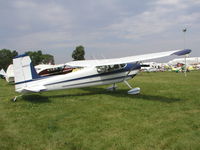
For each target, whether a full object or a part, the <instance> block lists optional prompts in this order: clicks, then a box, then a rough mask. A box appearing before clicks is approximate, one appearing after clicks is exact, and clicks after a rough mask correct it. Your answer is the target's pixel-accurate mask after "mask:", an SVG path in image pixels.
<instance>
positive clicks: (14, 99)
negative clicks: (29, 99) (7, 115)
mask: <svg viewBox="0 0 200 150" xmlns="http://www.w3.org/2000/svg"><path fill="white" fill-rule="evenodd" d="M21 96H22V95H18V96H15V97H14V98H13V102H16V101H17V98H18V97H21Z"/></svg>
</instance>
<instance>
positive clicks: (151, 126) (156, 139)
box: [0, 71, 200, 150]
mask: <svg viewBox="0 0 200 150" xmlns="http://www.w3.org/2000/svg"><path fill="white" fill-rule="evenodd" d="M130 83H131V84H132V85H134V86H139V87H140V88H141V94H140V95H128V94H126V93H127V91H128V90H129V89H128V88H127V87H126V86H125V85H124V84H118V90H117V91H115V92H108V91H106V90H105V88H106V87H107V86H98V87H90V88H83V89H70V90H61V91H52V92H45V93H42V94H32V95H26V96H23V97H21V98H19V99H18V101H17V102H12V101H11V98H13V97H14V96H16V95H17V94H16V93H15V92H14V87H13V85H8V84H7V83H6V82H5V81H4V80H0V150H7V149H9V150H26V149H27V150H29V149H30V150H58V149H59V150H132V149H136V150H157V149H169V150H199V149H200V71H199V72H198V71H195V72H190V73H188V76H187V77H184V74H181V73H172V72H160V73H141V74H139V75H138V76H136V77H135V78H134V79H132V80H131V81H130Z"/></svg>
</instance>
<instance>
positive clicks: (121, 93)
mask: <svg viewBox="0 0 200 150" xmlns="http://www.w3.org/2000/svg"><path fill="white" fill-rule="evenodd" d="M81 90H83V91H84V92H83V93H81V92H79V93H73V94H60V95H51V94H50V95H49V96H44V95H42V94H32V95H23V99H24V100H25V101H29V102H33V103H49V102H51V101H50V100H49V98H65V97H66V99H67V98H70V97H79V96H92V95H110V96H114V97H118V98H119V97H121V98H132V99H134V98H136V99H142V100H150V101H160V102H165V103H172V102H177V101H182V99H178V98H168V97H166V96H156V95H147V94H138V95H129V94H127V89H117V90H116V91H108V90H105V89H103V88H96V87H88V88H81ZM85 92H86V93H85Z"/></svg>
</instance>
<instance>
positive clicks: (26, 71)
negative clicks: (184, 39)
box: [13, 49, 191, 101]
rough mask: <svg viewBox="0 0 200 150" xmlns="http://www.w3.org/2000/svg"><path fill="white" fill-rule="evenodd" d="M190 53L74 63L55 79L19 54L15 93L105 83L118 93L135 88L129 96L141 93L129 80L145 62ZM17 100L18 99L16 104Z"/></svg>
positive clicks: (171, 52)
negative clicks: (122, 88) (120, 84)
mask: <svg viewBox="0 0 200 150" xmlns="http://www.w3.org/2000/svg"><path fill="white" fill-rule="evenodd" d="M190 52H191V50H190V49H182V50H172V51H166V52H159V53H151V54H144V55H137V56H129V57H122V58H114V59H98V60H82V61H72V62H69V63H66V64H65V66H68V67H69V68H72V69H71V71H70V72H67V73H66V74H60V75H53V76H39V75H38V74H37V73H36V71H35V68H34V66H33V65H32V63H31V59H30V57H29V56H27V55H25V54H24V55H19V56H17V57H16V58H14V59H13V65H14V75H15V91H16V92H19V93H30V92H43V91H51V90H60V89H69V88H81V87H88V86H95V85H105V84H112V87H110V88H109V89H110V90H115V89H116V83H118V82H124V83H125V84H126V85H127V86H128V87H129V88H130V89H131V90H129V91H128V94H138V93H140V88H138V87H137V88H132V87H131V85H130V84H129V83H128V82H127V80H128V79H131V78H133V77H134V76H135V75H136V74H137V73H138V72H139V70H140V68H141V66H140V62H141V61H144V60H149V59H155V58H161V57H166V56H170V55H177V56H180V55H186V54H189V53H190ZM16 99H17V97H15V98H14V101H15V100H16Z"/></svg>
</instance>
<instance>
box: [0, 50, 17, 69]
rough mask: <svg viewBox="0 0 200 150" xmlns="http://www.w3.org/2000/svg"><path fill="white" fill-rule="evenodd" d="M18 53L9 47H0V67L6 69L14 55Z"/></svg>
mask: <svg viewBox="0 0 200 150" xmlns="http://www.w3.org/2000/svg"><path fill="white" fill-rule="evenodd" d="M17 55H18V52H17V51H15V50H14V51H11V50H9V49H1V50H0V69H1V68H3V69H4V70H6V69H7V68H8V66H9V65H10V64H12V63H13V62H12V60H13V58H14V57H16V56H17Z"/></svg>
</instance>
